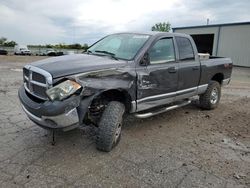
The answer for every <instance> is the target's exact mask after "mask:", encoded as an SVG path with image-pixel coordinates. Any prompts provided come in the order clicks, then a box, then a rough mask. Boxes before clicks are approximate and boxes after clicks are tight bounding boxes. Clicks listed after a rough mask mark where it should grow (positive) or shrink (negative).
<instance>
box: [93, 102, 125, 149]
mask: <svg viewBox="0 0 250 188" xmlns="http://www.w3.org/2000/svg"><path fill="white" fill-rule="evenodd" d="M124 112H125V106H124V104H122V103H120V102H118V101H111V102H109V103H108V104H107V106H106V108H105V110H104V111H103V114H102V117H101V120H100V123H99V126H98V132H97V137H96V148H97V149H99V150H102V151H106V152H109V151H111V150H112V148H114V147H115V146H116V145H117V144H118V143H119V141H120V139H121V128H122V123H123V114H124Z"/></svg>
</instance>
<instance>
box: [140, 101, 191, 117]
mask: <svg viewBox="0 0 250 188" xmlns="http://www.w3.org/2000/svg"><path fill="white" fill-rule="evenodd" d="M190 103H191V100H185V101H183V102H182V103H180V104H175V105H173V106H168V107H165V108H161V109H159V110H156V111H153V112H146V113H142V114H140V113H136V114H135V117H137V118H148V117H151V116H154V115H157V114H160V113H163V112H167V111H170V110H174V109H176V108H180V107H182V106H186V105H188V104H190Z"/></svg>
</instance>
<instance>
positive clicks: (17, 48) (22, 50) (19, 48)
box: [14, 45, 31, 55]
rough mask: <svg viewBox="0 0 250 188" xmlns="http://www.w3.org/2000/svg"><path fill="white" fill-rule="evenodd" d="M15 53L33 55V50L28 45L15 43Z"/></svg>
mask: <svg viewBox="0 0 250 188" xmlns="http://www.w3.org/2000/svg"><path fill="white" fill-rule="evenodd" d="M14 54H15V55H31V52H30V50H29V49H28V47H27V46H26V45H15V47H14Z"/></svg>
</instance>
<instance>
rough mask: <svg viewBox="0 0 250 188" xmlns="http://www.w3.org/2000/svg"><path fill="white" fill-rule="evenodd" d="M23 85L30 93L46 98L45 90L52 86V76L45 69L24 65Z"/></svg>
mask: <svg viewBox="0 0 250 188" xmlns="http://www.w3.org/2000/svg"><path fill="white" fill-rule="evenodd" d="M23 80H24V87H25V90H26V91H27V92H29V93H30V94H31V95H33V96H35V97H37V98H39V99H43V100H47V99H48V97H47V95H46V90H47V89H48V88H50V87H52V76H51V74H50V73H48V72H47V71H45V70H43V69H40V68H37V67H34V66H31V65H26V66H25V67H24V68H23Z"/></svg>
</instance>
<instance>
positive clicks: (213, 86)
mask: <svg viewBox="0 0 250 188" xmlns="http://www.w3.org/2000/svg"><path fill="white" fill-rule="evenodd" d="M216 91H217V100H215V99H214V100H213V98H215V97H214V96H212V95H213V92H216ZM220 97H221V86H220V84H219V83H218V82H216V81H211V82H210V83H209V85H208V88H207V90H206V92H205V93H204V94H202V95H200V99H199V100H200V107H201V108H202V109H206V110H212V109H214V108H216V107H217V106H218V104H219V102H220Z"/></svg>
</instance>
